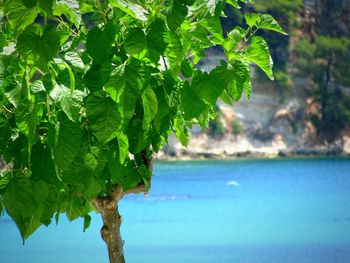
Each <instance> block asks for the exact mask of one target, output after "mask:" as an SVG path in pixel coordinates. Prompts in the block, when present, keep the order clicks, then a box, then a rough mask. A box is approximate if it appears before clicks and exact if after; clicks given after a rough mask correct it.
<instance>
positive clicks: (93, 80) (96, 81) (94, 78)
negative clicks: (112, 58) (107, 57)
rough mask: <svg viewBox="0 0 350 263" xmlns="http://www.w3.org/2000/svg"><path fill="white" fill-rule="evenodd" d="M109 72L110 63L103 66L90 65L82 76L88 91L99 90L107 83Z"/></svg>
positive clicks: (110, 69)
mask: <svg viewBox="0 0 350 263" xmlns="http://www.w3.org/2000/svg"><path fill="white" fill-rule="evenodd" d="M111 71H112V67H111V65H110V63H105V64H103V65H99V64H92V66H91V68H90V69H89V70H88V72H86V74H85V76H84V80H85V84H86V86H87V87H88V88H89V90H90V91H96V90H101V89H102V87H103V85H104V84H105V83H106V82H107V81H108V79H109V75H110V73H111Z"/></svg>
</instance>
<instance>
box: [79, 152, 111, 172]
mask: <svg viewBox="0 0 350 263" xmlns="http://www.w3.org/2000/svg"><path fill="white" fill-rule="evenodd" d="M107 155H108V147H104V146H90V147H89V150H88V151H86V152H85V154H84V164H85V166H86V168H87V169H88V170H89V171H90V172H91V174H92V175H93V176H96V177H98V176H100V174H101V173H102V171H103V169H104V168H105V165H106V162H107Z"/></svg>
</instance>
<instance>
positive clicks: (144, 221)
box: [0, 158, 350, 263]
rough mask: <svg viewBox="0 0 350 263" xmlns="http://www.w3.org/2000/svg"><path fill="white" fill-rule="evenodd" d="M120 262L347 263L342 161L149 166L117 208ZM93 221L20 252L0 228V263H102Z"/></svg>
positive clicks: (53, 230)
mask: <svg viewBox="0 0 350 263" xmlns="http://www.w3.org/2000/svg"><path fill="white" fill-rule="evenodd" d="M120 213H121V214H122V216H123V224H122V235H123V238H124V239H125V246H124V247H125V254H126V261H127V262H128V263H175V262H176V263H348V262H350V159H345V158H327V159H283V160H240V161H200V162H158V163H156V165H155V176H154V178H153V181H152V189H151V191H150V194H149V195H148V196H147V197H145V196H143V195H130V196H128V197H126V198H125V199H124V200H123V201H122V202H121V203H120ZM100 227H101V219H100V217H99V215H97V214H92V224H91V227H90V228H89V229H88V230H87V231H86V232H85V233H83V231H82V229H83V221H82V220H76V221H74V222H72V223H69V222H68V220H66V219H65V217H64V216H61V218H60V223H59V224H58V225H57V226H56V225H55V224H52V225H51V226H49V227H47V228H46V227H42V228H40V229H39V230H38V231H37V232H36V233H34V235H33V236H31V237H30V238H29V239H28V240H27V241H26V243H25V245H24V246H23V245H22V240H21V238H20V235H19V232H18V230H17V229H16V226H15V225H14V223H13V222H12V221H11V219H9V217H8V216H6V215H5V216H3V217H2V218H1V219H0V263H63V262H64V263H70V262H71V263H73V262H74V263H80V262H81V263H83V262H84V263H97V262H99V263H104V262H108V257H107V251H106V248H105V245H104V243H103V241H102V239H101V238H100V233H99V230H100Z"/></svg>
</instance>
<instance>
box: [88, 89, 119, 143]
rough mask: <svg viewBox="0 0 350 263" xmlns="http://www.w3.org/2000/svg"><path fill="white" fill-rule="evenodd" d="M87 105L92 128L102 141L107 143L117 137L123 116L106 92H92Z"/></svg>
mask: <svg viewBox="0 0 350 263" xmlns="http://www.w3.org/2000/svg"><path fill="white" fill-rule="evenodd" d="M85 107H86V115H87V117H88V120H89V125H90V128H91V130H92V131H93V132H94V134H95V136H96V138H97V139H98V140H99V141H100V142H101V143H107V142H109V141H110V140H112V139H114V138H115V137H117V135H118V130H119V128H120V126H121V124H122V117H121V113H120V109H119V107H118V105H117V104H116V103H115V101H113V99H112V98H110V97H108V96H107V94H106V92H104V91H97V92H94V93H92V94H91V95H90V96H89V97H88V99H87V101H86V104H85Z"/></svg>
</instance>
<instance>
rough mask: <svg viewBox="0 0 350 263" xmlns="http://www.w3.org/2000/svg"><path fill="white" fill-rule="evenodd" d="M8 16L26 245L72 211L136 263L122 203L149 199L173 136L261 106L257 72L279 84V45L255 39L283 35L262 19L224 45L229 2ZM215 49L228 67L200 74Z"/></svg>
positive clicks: (8, 195) (16, 4)
mask: <svg viewBox="0 0 350 263" xmlns="http://www.w3.org/2000/svg"><path fill="white" fill-rule="evenodd" d="M242 2H245V1H242ZM226 3H227V4H230V5H232V6H233V7H235V8H239V3H238V0H229V1H226ZM0 6H1V11H0V19H1V21H0V23H1V24H0V31H1V35H0V52H1V53H0V57H1V60H0V87H1V88H0V106H1V107H0V108H1V114H0V127H1V130H0V155H1V156H2V157H3V159H4V160H5V161H6V163H7V167H6V169H5V170H3V171H2V172H1V175H0V214H2V213H3V211H6V212H7V213H8V214H9V215H10V216H11V217H12V219H13V220H14V222H15V223H16V224H17V226H18V228H19V231H20V233H21V236H22V238H23V240H24V239H26V238H28V237H29V236H30V235H31V234H32V233H33V232H34V231H35V230H36V229H37V228H38V227H39V226H41V225H43V224H44V225H49V224H50V223H51V220H52V219H53V218H55V220H56V223H57V222H58V219H59V215H60V214H61V213H65V214H66V216H67V217H68V219H69V220H74V219H76V218H78V217H83V218H84V230H85V229H86V228H87V227H88V226H89V224H90V220H91V217H90V216H89V212H91V211H92V210H94V209H95V210H96V211H98V212H100V213H101V215H102V218H103V227H102V229H101V234H102V237H103V239H104V241H105V242H106V244H107V247H108V252H109V258H110V262H113V263H116V262H124V261H125V260H124V255H123V246H122V243H123V242H122V239H121V237H120V232H119V228H120V224H121V220H120V215H119V213H118V206H117V205H118V202H119V200H120V199H121V198H122V197H123V195H126V194H129V193H140V192H147V191H148V189H149V187H150V182H151V177H152V155H153V153H155V152H157V151H159V149H160V148H161V147H162V144H163V143H164V142H165V143H166V142H167V138H168V136H169V134H170V133H172V132H174V133H175V134H176V136H177V137H178V139H179V140H180V141H181V143H182V144H183V145H187V143H188V140H189V129H190V128H191V127H192V125H193V124H200V125H202V126H207V125H208V123H209V120H210V117H211V116H212V115H213V114H212V113H213V112H214V111H215V107H216V101H217V100H218V99H219V98H221V99H222V100H223V101H225V102H227V103H232V102H234V101H238V100H239V99H240V97H241V95H242V92H243V91H244V92H245V93H246V95H247V97H248V98H249V96H250V93H251V85H250V65H251V64H252V63H254V64H256V65H258V66H259V67H260V68H261V69H262V70H263V71H264V72H265V73H266V74H267V75H268V76H269V77H270V78H271V79H272V78H273V74H272V60H271V57H270V54H269V49H268V46H267V43H266V42H265V40H264V39H263V38H262V37H260V36H255V35H254V34H255V33H256V31H257V30H258V29H266V30H273V31H277V32H281V33H283V30H282V29H281V27H280V26H279V25H278V24H277V22H276V21H275V20H274V19H273V18H272V17H271V16H269V15H260V14H254V13H253V14H246V15H245V19H246V22H247V23H246V24H247V27H246V29H243V28H241V27H236V28H234V29H233V30H232V31H231V32H229V34H228V35H227V37H223V34H222V28H221V24H220V16H221V15H222V11H223V8H224V6H225V1H224V0H215V1H203V0H197V1H194V0H173V1H172V0H166V1H164V0H157V1H145V0H139V1H131V0H130V1H125V0H109V1H99V0H96V1H94V0H57V1H53V0H16V1H11V0H5V1H0ZM212 46H222V47H223V49H224V51H225V55H226V60H225V61H221V63H220V65H218V66H217V67H215V68H214V69H213V70H212V71H211V72H203V71H202V70H200V69H198V68H197V67H196V65H197V63H198V62H199V61H200V59H201V58H202V57H204V56H205V50H206V49H207V48H210V47H212Z"/></svg>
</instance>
